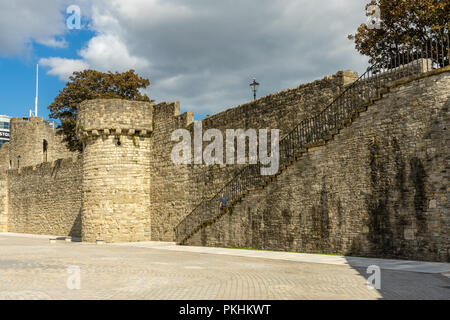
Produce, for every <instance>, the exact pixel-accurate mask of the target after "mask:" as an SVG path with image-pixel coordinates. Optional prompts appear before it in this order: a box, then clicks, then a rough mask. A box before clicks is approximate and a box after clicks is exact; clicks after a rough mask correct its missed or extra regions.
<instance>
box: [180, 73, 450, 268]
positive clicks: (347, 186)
mask: <svg viewBox="0 0 450 320" xmlns="http://www.w3.org/2000/svg"><path fill="white" fill-rule="evenodd" d="M449 88H450V76H449V73H448V71H447V72H446V73H443V74H440V75H434V76H430V77H427V78H424V79H421V80H415V81H412V82H409V83H407V84H404V85H401V86H398V87H395V88H393V89H391V92H390V93H388V94H386V95H385V96H384V98H383V99H382V100H380V101H378V102H376V103H375V105H373V106H371V107H370V108H369V109H368V111H367V112H365V113H362V114H361V116H360V118H358V119H357V120H356V121H354V122H353V123H352V124H351V126H349V127H347V128H345V129H343V130H342V131H341V132H340V134H338V135H337V136H335V139H334V140H333V141H331V142H329V143H328V144H327V145H325V146H323V147H319V148H316V149H313V150H310V152H308V153H306V154H305V156H304V157H303V158H302V159H300V160H299V161H297V162H295V163H294V164H293V165H292V166H291V167H289V168H288V169H287V170H285V171H284V172H283V173H282V174H281V175H280V176H279V177H278V178H277V179H275V180H274V181H273V182H272V183H271V184H269V185H268V186H267V187H266V188H265V189H263V190H259V191H257V192H253V193H251V194H249V195H248V196H247V197H246V198H244V200H243V202H242V203H240V204H237V205H236V206H235V207H234V208H231V209H230V210H229V212H228V213H227V214H225V215H223V216H222V217H221V218H220V219H219V220H218V221H217V222H216V223H214V224H212V225H211V226H208V227H205V228H202V229H201V230H200V231H199V232H197V233H196V234H195V236H193V237H192V238H191V239H189V240H188V241H187V244H190V245H204V246H221V247H223V246H225V247H239V248H246V247H248V248H259V249H270V250H288V251H298V252H322V253H335V254H345V255H357V256H374V257H384V258H407V259H418V260H433V261H446V262H449V261H450V247H449V246H450V204H449V193H448V192H449V190H450V186H449V181H450V179H449V178H450V176H449V172H448V168H449V159H448V155H449V152H450V135H449V134H448V128H449V120H450V119H449V106H450V105H449V96H450V90H449Z"/></svg>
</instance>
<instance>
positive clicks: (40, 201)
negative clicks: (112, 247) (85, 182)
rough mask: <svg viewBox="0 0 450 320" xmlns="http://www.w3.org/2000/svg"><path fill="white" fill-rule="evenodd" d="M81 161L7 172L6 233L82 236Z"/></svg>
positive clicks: (61, 161) (55, 163)
mask: <svg viewBox="0 0 450 320" xmlns="http://www.w3.org/2000/svg"><path fill="white" fill-rule="evenodd" d="M81 173H82V163H81V159H80V158H75V159H64V160H56V161H54V162H52V163H43V164H40V165H38V166H33V167H26V168H21V169H14V170H9V171H8V208H9V209H8V229H7V230H8V231H9V232H17V233H29V234H49V235H58V236H72V237H81V177H82V175H81Z"/></svg>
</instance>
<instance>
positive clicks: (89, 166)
mask: <svg viewBox="0 0 450 320" xmlns="http://www.w3.org/2000/svg"><path fill="white" fill-rule="evenodd" d="M152 108H153V106H152V104H150V103H146V102H136V101H124V100H117V99H110V100H91V101H85V102H83V103H82V104H81V106H80V108H79V109H78V115H79V117H78V119H77V127H78V132H79V135H80V137H81V138H82V140H83V143H84V150H83V173H82V175H83V185H82V199H83V207H82V239H83V241H88V242H93V241H96V240H104V241H106V242H134V241H149V240H151V219H150V169H151V168H150V152H151V144H150V141H151V138H150V135H151V130H152Z"/></svg>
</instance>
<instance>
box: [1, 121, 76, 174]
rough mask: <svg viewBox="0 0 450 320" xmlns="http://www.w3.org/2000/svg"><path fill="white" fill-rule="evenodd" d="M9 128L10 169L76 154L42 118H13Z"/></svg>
mask: <svg viewBox="0 0 450 320" xmlns="http://www.w3.org/2000/svg"><path fill="white" fill-rule="evenodd" d="M10 129H11V141H10V146H9V160H10V166H11V168H12V169H17V168H19V167H20V168H23V167H28V166H34V165H37V164H40V163H43V162H52V161H55V160H57V159H65V158H70V157H73V156H76V154H75V153H72V152H70V151H69V150H68V149H67V147H66V145H65V143H64V142H63V141H62V139H63V137H62V136H61V135H58V134H56V130H55V129H53V128H51V127H50V124H49V123H48V122H47V121H44V120H43V119H42V118H23V119H22V118H13V119H11V122H10ZM44 145H45V146H44Z"/></svg>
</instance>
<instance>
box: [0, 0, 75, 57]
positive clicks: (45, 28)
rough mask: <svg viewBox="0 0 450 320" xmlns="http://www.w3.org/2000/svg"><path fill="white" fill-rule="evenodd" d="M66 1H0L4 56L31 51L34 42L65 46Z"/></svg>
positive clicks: (0, 38)
mask: <svg viewBox="0 0 450 320" xmlns="http://www.w3.org/2000/svg"><path fill="white" fill-rule="evenodd" d="M65 2H66V1H65V0H64V1H54V0H39V1H35V0H20V1H5V0H3V1H0V56H13V55H28V54H30V49H31V47H32V43H33V42H34V41H35V42H39V43H41V44H44V45H47V46H51V47H62V46H64V45H65V44H64V40H58V39H57V38H58V37H60V36H61V35H63V34H64V32H65V31H66V29H65V24H64V17H63V16H62V15H61V8H62V6H63V5H64V3H65Z"/></svg>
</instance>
